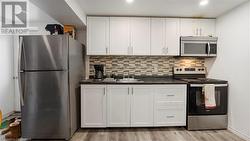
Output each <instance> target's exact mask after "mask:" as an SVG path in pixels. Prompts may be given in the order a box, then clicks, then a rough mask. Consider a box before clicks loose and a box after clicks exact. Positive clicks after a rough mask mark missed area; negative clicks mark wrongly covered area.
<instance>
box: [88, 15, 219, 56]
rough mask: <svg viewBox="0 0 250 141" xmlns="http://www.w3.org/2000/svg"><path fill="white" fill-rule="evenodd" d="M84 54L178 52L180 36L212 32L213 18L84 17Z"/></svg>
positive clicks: (207, 34) (172, 53)
mask: <svg viewBox="0 0 250 141" xmlns="http://www.w3.org/2000/svg"><path fill="white" fill-rule="evenodd" d="M87 20H88V21H87V55H152V56H154V55H155V56H156V55H161V56H178V55H179V54H180V52H179V50H180V36H215V19H188V18H145V17H88V18H87Z"/></svg>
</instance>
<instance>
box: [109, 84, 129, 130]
mask: <svg viewBox="0 0 250 141" xmlns="http://www.w3.org/2000/svg"><path fill="white" fill-rule="evenodd" d="M107 94H108V99H107V105H108V106H107V122H108V127H129V126H130V89H129V86H124V85H113V86H112V85H109V86H107Z"/></svg>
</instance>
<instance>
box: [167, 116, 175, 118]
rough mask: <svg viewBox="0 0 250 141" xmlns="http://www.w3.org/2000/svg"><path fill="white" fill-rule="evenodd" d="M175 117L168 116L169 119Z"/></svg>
mask: <svg viewBox="0 0 250 141" xmlns="http://www.w3.org/2000/svg"><path fill="white" fill-rule="evenodd" d="M174 117H175V116H167V118H174Z"/></svg>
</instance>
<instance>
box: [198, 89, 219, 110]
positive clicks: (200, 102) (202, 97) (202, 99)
mask: <svg viewBox="0 0 250 141" xmlns="http://www.w3.org/2000/svg"><path fill="white" fill-rule="evenodd" d="M215 102H216V106H217V107H220V106H221V91H218V90H217V91H215ZM202 106H205V95H204V94H202V93H201V91H196V107H202Z"/></svg>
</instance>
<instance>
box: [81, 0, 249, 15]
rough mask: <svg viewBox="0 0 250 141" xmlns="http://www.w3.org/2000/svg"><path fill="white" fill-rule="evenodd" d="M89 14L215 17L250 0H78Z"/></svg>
mask: <svg viewBox="0 0 250 141" xmlns="http://www.w3.org/2000/svg"><path fill="white" fill-rule="evenodd" d="M77 1H78V3H79V4H80V6H81V7H82V8H83V10H84V11H85V12H86V14H87V15H121V16H122V15H127V16H170V17H171V16H173V17H209V18H215V17H218V16H220V15H222V14H223V13H225V12H227V11H228V10H230V9H232V8H234V7H236V6H238V5H239V4H241V3H243V2H245V1H249V0H209V4H208V5H207V6H203V7H201V6H199V1H200V0H134V2H133V3H131V4H129V3H127V2H126V0H77Z"/></svg>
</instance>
